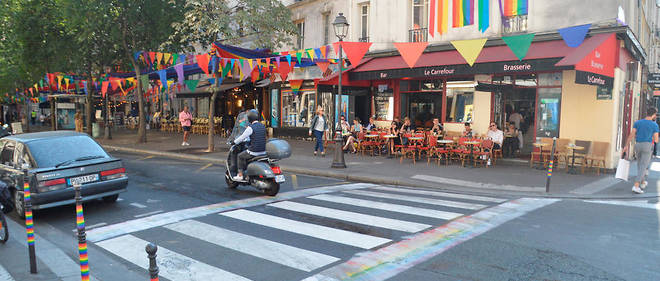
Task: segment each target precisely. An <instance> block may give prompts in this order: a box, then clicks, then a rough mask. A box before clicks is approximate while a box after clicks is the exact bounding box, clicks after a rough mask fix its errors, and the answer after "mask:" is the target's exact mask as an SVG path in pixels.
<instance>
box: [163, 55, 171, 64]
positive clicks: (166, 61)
mask: <svg viewBox="0 0 660 281" xmlns="http://www.w3.org/2000/svg"><path fill="white" fill-rule="evenodd" d="M171 57H172V54H170V53H165V54H163V64H165V65H167V64H168V63H169V62H170V58H171Z"/></svg>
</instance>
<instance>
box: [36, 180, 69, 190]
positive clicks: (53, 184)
mask: <svg viewBox="0 0 660 281" xmlns="http://www.w3.org/2000/svg"><path fill="white" fill-rule="evenodd" d="M65 187H66V180H65V179H63V178H62V179H54V180H47V181H41V182H39V186H38V187H37V191H38V192H46V191H52V190H57V189H62V188H65Z"/></svg>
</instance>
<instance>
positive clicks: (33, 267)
mask: <svg viewBox="0 0 660 281" xmlns="http://www.w3.org/2000/svg"><path fill="white" fill-rule="evenodd" d="M30 197H31V195H30V180H29V179H28V172H27V170H23V205H24V206H25V232H26V233H27V243H28V254H29V257H30V273H32V274H36V273H37V257H36V254H35V252H34V220H33V218H32V202H31V201H30Z"/></svg>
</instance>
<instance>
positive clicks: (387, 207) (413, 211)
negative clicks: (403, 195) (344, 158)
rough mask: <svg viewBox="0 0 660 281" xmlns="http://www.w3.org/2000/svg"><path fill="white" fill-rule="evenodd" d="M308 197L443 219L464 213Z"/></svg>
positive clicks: (368, 201)
mask: <svg viewBox="0 0 660 281" xmlns="http://www.w3.org/2000/svg"><path fill="white" fill-rule="evenodd" d="M308 198H311V199H316V200H323V201H327V202H332V203H339V204H346V205H351V206H358V207H364V208H370V209H378V210H384V211H390V212H396V213H403V214H410V215H416V216H422V217H429V218H434V219H443V220H452V219H455V218H457V217H460V216H462V215H463V214H460V213H454V212H445V211H438V210H432V209H426V208H418V207H411V206H406V205H398V204H390V203H383V202H377V201H371V200H363V199H357V198H350V197H342V196H334V195H325V194H323V195H315V196H311V197H308Z"/></svg>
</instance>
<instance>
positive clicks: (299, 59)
mask: <svg viewBox="0 0 660 281" xmlns="http://www.w3.org/2000/svg"><path fill="white" fill-rule="evenodd" d="M302 53H303V52H302V51H297V52H296V60H297V61H298V64H302Z"/></svg>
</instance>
